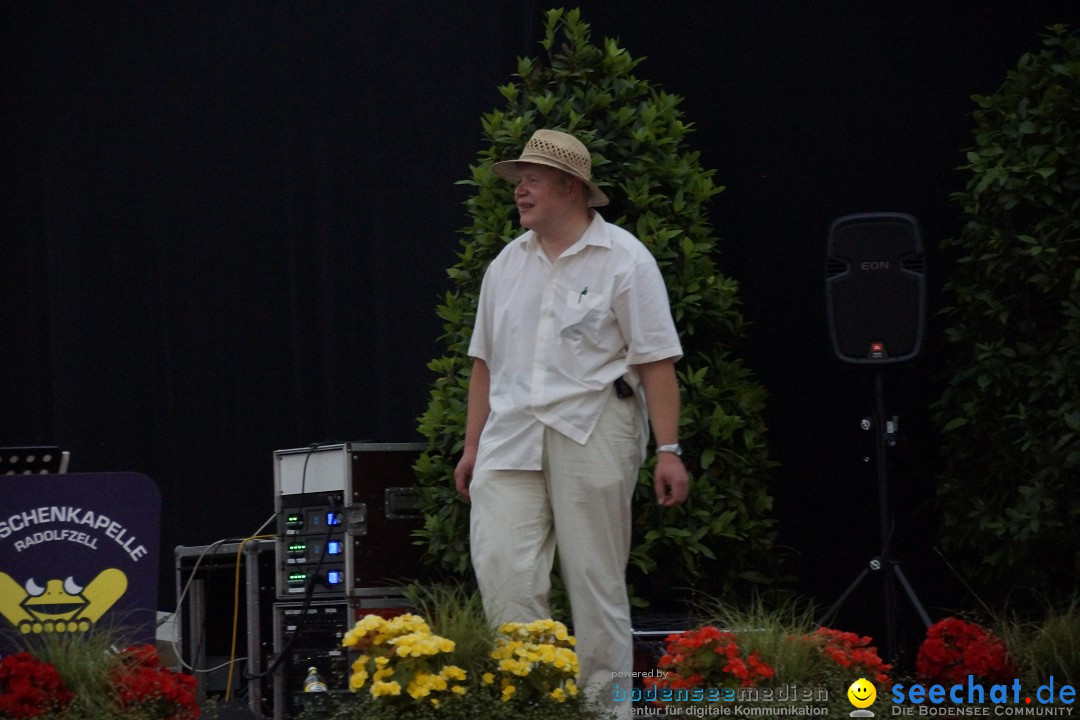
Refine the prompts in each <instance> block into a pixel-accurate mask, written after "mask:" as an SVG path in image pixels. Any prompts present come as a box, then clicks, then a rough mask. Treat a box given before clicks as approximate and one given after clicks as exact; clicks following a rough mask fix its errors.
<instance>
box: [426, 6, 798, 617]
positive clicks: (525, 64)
mask: <svg viewBox="0 0 1080 720" xmlns="http://www.w3.org/2000/svg"><path fill="white" fill-rule="evenodd" d="M540 44H541V46H542V48H543V51H544V57H543V58H536V59H532V58H520V59H519V60H518V67H517V75H516V79H515V81H514V82H510V83H508V84H506V85H504V86H502V87H500V88H499V92H500V93H501V94H502V96H503V98H504V99H505V101H506V107H505V108H504V109H500V110H495V111H493V112H490V113H488V114H486V115H484V117H483V132H484V138H485V140H486V141H487V143H488V146H487V147H486V148H485V149H484V150H482V151H481V152H480V156H479V158H478V162H477V163H476V164H475V165H473V166H472V167H471V173H470V177H469V179H468V180H465V181H464V184H466V185H468V186H469V187H471V188H472V190H473V194H472V196H471V197H470V198H469V199H468V200H467V201H466V203H465V205H466V208H467V210H468V213H469V216H470V218H471V222H470V224H469V225H468V226H466V227H465V228H463V229H462V231H461V236H462V239H461V243H460V248H459V251H458V262H457V264H456V265H454V267H452V268H450V269H449V270H448V274H449V276H450V278H451V280H452V281H453V283H454V288H453V289H452V290H450V291H449V292H448V293H447V294H446V296H445V297H444V299H443V302H442V303H441V304H440V305H439V307H438V314H439V317H440V318H441V319H442V321H443V323H444V324H443V328H444V335H443V336H442V341H443V342H444V343H445V344H446V347H447V355H445V356H443V357H439V358H436V359H434V360H432V361H431V362H430V364H429V367H430V369H431V370H433V371H434V372H435V374H436V375H437V379H436V380H435V381H434V383H433V385H432V388H431V394H430V402H429V405H428V408H427V411H426V412H425V413H424V414H423V416H422V417H421V418H420V422H419V429H420V432H421V433H422V434H423V435H424V436H425V437H426V438H427V439H428V443H429V448H428V450H427V452H426V453H424V454H423V455H422V457H421V458H420V459H419V461H418V463H417V465H416V471H417V474H418V479H419V483H420V485H421V487H422V488H423V493H424V507H425V515H426V520H425V525H424V528H423V530H422V531H420V532H419V541H420V542H421V543H422V544H423V545H425V547H426V549H427V550H426V552H427V557H428V559H429V560H430V561H431V562H432V563H433V564H435V565H436V566H438V567H440V568H445V569H447V570H448V571H449V572H451V573H457V574H466V573H467V572H468V565H469V555H468V505H467V504H465V503H464V502H462V501H461V500H460V499H458V498H457V495H456V493H455V491H454V487H453V470H454V466H455V464H456V462H457V459H458V458H459V456H460V453H461V449H462V445H463V442H464V428H465V417H466V409H467V388H468V382H469V372H470V369H471V360H470V359H469V358H467V357H466V352H467V348H468V341H469V337H470V334H471V330H472V325H473V320H474V317H475V307H476V301H477V297H478V295H479V290H480V282H481V280H482V278H483V273H484V270H485V268H486V267H487V264H488V263H489V262H490V261H491V260H492V259H493V258H494V257H495V255H496V254H497V253H498V252H499V250H500V249H502V247H503V246H504V245H505V244H506V243H507V242H508V241H510V240H512V239H513V238H514V237H516V236H517V235H518V234H519V233H520V232H521V230H519V229H518V228H517V227H516V225H515V222H514V214H513V212H512V211H513V192H512V188H511V186H510V185H509V184H508V183H506V182H505V181H502V180H500V179H499V178H497V177H496V176H495V174H494V173H493V172H492V171H491V169H490V165H491V163H492V162H494V161H497V160H504V159H510V158H515V157H517V156H518V154H519V153H520V151H521V148H522V147H523V146H524V144H525V142H526V140H527V139H528V138H529V137H530V135H531V134H532V133H533V131H534V130H536V129H538V128H541V127H548V128H554V129H561V130H565V131H568V132H571V133H573V134H575V135H576V136H578V137H579V138H580V139H581V140H582V141H583V142H584V143H585V145H586V146H587V147H589V149H590V151H591V152H592V154H593V169H594V179H595V180H596V182H597V183H598V184H599V185H600V186H601V187H603V188H605V191H607V192H608V194H609V195H610V196H611V197H612V203H611V205H610V206H608V207H606V208H604V209H603V214H604V217H605V219H607V220H609V221H612V222H614V223H616V224H618V225H620V226H622V227H624V228H626V229H628V230H630V231H632V232H634V233H635V234H636V235H637V236H638V237H639V238H640V239H641V240H642V242H643V243H645V245H646V246H648V247H649V249H650V250H651V251H652V252H653V254H654V255H655V257H656V258H657V261H658V263H659V265H660V269H661V271H662V273H663V274H664V277H665V280H666V282H667V287H668V292H669V296H670V300H671V307H672V311H673V314H674V318H675V321H676V325H677V326H678V328H679V330H680V334H681V337H682V342H683V347H684V353H685V357H684V358H683V360H682V361H681V362H680V363H679V366H678V368H679V369H678V375H679V380H680V383H681V386H682V392H683V414H682V418H681V431H680V435H681V442H682V444H683V446H684V448H686V455H684V458H683V459H684V461H685V462H686V465H687V469H688V470H689V472H690V474H691V478H692V488H691V496H690V500H689V501H688V502H687V503H686V504H685V505H684V506H682V507H680V508H676V509H664V510H661V509H659V508H658V507H657V506H656V504H655V498H654V496H653V491H652V487H651V480H650V479H649V478H650V477H651V471H652V463H653V462H655V460H651V461H650V462H649V463H647V465H646V467H644V468H643V469H642V477H641V481H640V483H639V485H638V488H637V493H636V497H635V507H636V508H637V510H636V517H635V522H634V544H633V550H632V553H631V566H632V571H633V580H634V582H635V593H636V595H637V597H638V601H639V602H644V601H648V600H654V599H656V598H658V597H660V596H661V595H663V596H669V595H670V592H669V591H670V588H672V587H677V586H689V585H693V586H695V587H698V588H700V589H702V590H705V591H711V592H716V593H720V592H725V591H730V590H731V589H732V588H734V587H736V586H741V585H745V584H747V583H749V582H769V581H771V580H773V579H774V578H775V576H776V572H775V562H774V561H775V559H776V557H777V554H778V553H777V548H776V546H775V534H776V525H775V521H774V520H773V519H771V518H770V512H771V510H772V504H773V499H772V496H771V495H770V493H769V490H768V481H769V470H770V467H771V465H772V463H771V462H770V461H769V459H768V449H767V446H766V442H765V432H766V428H765V424H764V422H763V420H762V417H761V413H762V409H763V407H764V402H765V391H764V390H763V389H762V387H761V386H760V385H759V384H758V383H757V382H756V381H755V380H754V378H753V377H752V375H751V373H750V372H749V370H747V369H746V368H745V367H744V366H743V364H742V363H741V362H740V361H739V359H738V358H737V357H735V355H734V353H733V345H734V343H735V342H736V341H737V340H738V339H739V338H740V336H741V334H742V331H743V318H742V315H741V312H740V308H739V300H738V296H737V285H736V283H735V282H734V281H733V280H731V279H729V278H727V277H725V276H724V275H722V274H721V273H720V272H719V271H718V269H717V267H716V260H715V258H716V255H717V238H716V237H715V236H714V235H713V230H712V226H711V224H710V222H709V219H708V216H707V208H708V203H709V202H710V200H712V199H713V198H714V197H715V196H716V195H717V194H718V193H720V192H721V191H722V190H723V188H722V187H720V186H718V185H716V183H715V182H714V174H715V173H714V171H712V170H706V169H704V168H703V167H702V166H701V163H700V157H699V153H698V152H696V151H693V150H691V149H690V148H689V145H688V137H689V135H690V133H691V132H692V129H693V128H692V126H691V124H690V123H689V122H687V121H686V120H685V119H684V117H683V114H682V111H681V110H680V108H679V105H680V103H681V100H682V99H681V98H680V97H679V96H677V95H673V94H671V93H668V92H665V91H663V90H662V89H660V88H658V87H656V86H654V85H652V84H651V83H649V82H648V81H646V80H643V79H641V78H639V77H636V76H635V75H634V74H633V73H634V71H635V69H636V68H637V67H638V65H639V63H640V62H641V61H640V60H638V59H635V58H632V57H631V56H630V54H629V53H628V52H627V51H626V50H624V49H622V48H620V47H619V46H618V44H617V42H616V41H615V40H612V39H605V40H604V41H603V42H602V43H601V44H593V43H592V42H591V40H590V28H589V26H588V25H587V24H586V23H584V22H583V21H582V19H581V15H580V13H579V12H578V11H577V10H571V11H563V10H551V11H549V12H548V13H547V14H546V24H545V33H544V39H543V40H542V41H541V43H540ZM654 589H655V590H654ZM660 589H662V590H663V593H660V592H659V590H660Z"/></svg>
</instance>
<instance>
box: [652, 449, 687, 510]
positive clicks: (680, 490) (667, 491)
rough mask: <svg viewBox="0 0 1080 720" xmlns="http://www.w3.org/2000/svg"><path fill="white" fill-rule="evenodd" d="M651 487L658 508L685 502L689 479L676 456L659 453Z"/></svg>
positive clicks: (680, 460)
mask: <svg viewBox="0 0 1080 720" xmlns="http://www.w3.org/2000/svg"><path fill="white" fill-rule="evenodd" d="M653 487H654V488H656V504H657V505H659V506H660V507H675V506H676V505H682V504H683V503H684V502H686V496H687V495H689V494H690V478H689V476H687V474H686V467H685V466H684V465H683V462H682V459H681V458H680V457H679V456H678V455H676V454H675V453H660V455H659V457H657V458H656V476H655V478H654V479H653Z"/></svg>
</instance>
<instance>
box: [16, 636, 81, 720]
mask: <svg viewBox="0 0 1080 720" xmlns="http://www.w3.org/2000/svg"><path fill="white" fill-rule="evenodd" d="M69 702H71V691H69V690H68V689H67V687H66V686H65V685H64V680H63V678H61V677H60V673H59V672H57V671H56V668H55V667H54V666H53V665H52V664H51V663H47V662H42V661H41V660H38V659H37V658H36V657H34V656H33V655H31V654H30V653H26V652H21V653H17V654H15V655H8V656H7V657H5V658H3V659H2V660H0V717H5V718H32V717H37V716H38V715H44V714H46V713H50V712H53V711H56V710H62V709H63V708H64V707H65V706H66V705H67V704H68V703H69Z"/></svg>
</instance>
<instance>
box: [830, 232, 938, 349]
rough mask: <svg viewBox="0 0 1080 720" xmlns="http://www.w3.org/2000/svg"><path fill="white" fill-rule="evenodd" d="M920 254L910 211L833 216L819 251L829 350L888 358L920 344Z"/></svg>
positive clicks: (918, 235)
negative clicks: (824, 244)
mask: <svg viewBox="0 0 1080 720" xmlns="http://www.w3.org/2000/svg"><path fill="white" fill-rule="evenodd" d="M924 273H925V259H924V257H923V254H922V236H921V233H920V230H919V225H918V222H917V221H916V220H915V218H913V217H911V216H910V215H903V214H899V213H872V214H862V215H847V216H844V217H842V218H838V219H837V220H835V221H833V224H832V226H831V227H830V229H829V240H828V246H827V248H826V258H825V289H826V306H827V315H828V321H829V335H830V337H831V339H832V343H833V351H834V352H835V353H836V355H837V357H839V358H840V359H841V360H844V361H845V362H852V363H895V362H902V361H904V360H908V359H911V358H912V357H914V356H915V355H917V354H918V352H919V350H920V348H921V346H922V335H923V326H924V320H923V316H924V312H925V297H926V285H925V275H924Z"/></svg>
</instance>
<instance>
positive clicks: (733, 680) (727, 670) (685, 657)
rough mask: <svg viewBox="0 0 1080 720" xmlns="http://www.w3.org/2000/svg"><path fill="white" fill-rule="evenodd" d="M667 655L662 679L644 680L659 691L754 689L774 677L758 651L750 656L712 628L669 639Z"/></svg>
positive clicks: (662, 662)
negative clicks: (735, 687)
mask: <svg viewBox="0 0 1080 720" xmlns="http://www.w3.org/2000/svg"><path fill="white" fill-rule="evenodd" d="M666 640H667V652H665V653H664V655H663V656H662V657H661V658H660V662H659V664H658V665H657V669H659V670H663V671H665V673H666V675H665V676H664V677H660V678H652V677H649V678H645V683H646V684H647V685H649V686H654V687H657V688H671V689H678V688H687V689H692V688H704V687H706V685H708V686H709V687H716V686H727V687H734V686H744V687H753V686H755V685H756V684H757V683H759V682H761V681H762V680H767V679H769V678H771V677H772V676H773V669H772V667H770V666H769V664H768V663H766V662H764V661H763V660H762V659H761V658H760V657H759V655H758V653H757V651H756V650H755V651H753V652H751V653H749V654H747V653H745V652H744V651H743V650H742V649H740V648H739V646H738V643H737V641H736V638H735V636H734V635H732V634H731V633H729V632H723V631H721V630H719V629H717V628H715V627H712V626H705V627H702V628H698V629H697V630H688V631H687V632H684V633H676V634H674V635H669V636H668V637H667V638H666Z"/></svg>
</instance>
